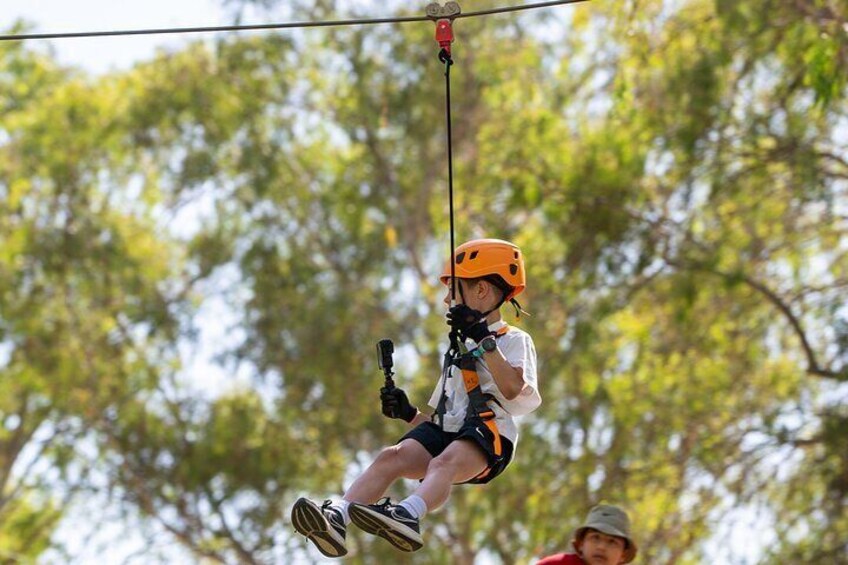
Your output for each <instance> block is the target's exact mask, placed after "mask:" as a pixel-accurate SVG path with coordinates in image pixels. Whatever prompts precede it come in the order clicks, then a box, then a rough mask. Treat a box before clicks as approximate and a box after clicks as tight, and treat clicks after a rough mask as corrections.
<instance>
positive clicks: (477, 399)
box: [434, 325, 510, 480]
mask: <svg viewBox="0 0 848 565" xmlns="http://www.w3.org/2000/svg"><path fill="white" fill-rule="evenodd" d="M509 329H510V328H509V326H508V325H507V326H504V327H502V328H500V329H499V330H497V331H496V332H495V334H494V335H495V339H498V338H500V337H501V336H503V335H505V334H506V333H507V332H508V331H509ZM478 361H479V359H478V358H477V357H476V356H475V355H474V352H473V350H472V351H468V350H467V348H466V347H465V345H464V344H463V343H460V340H459V339H458V338H457V337H456V336H454V335H453V334H452V335H451V347H450V348H449V349H448V351H447V352H446V353H445V360H444V363H443V365H442V394H441V396H440V397H439V402H438V404H437V405H436V413H435V414H434V417H436V418H438V424H439V427H440V428H442V429H444V417H445V413H446V412H447V401H448V396H447V382H448V379H449V378H451V377H452V376H453V373H452V371H451V368H452V367H454V366H456V367H459V370H460V371H461V372H462V382H463V384H464V385H465V392H466V393H467V394H468V410H467V411H466V413H465V421H466V422H467V421H469V420H472V421H474V420H477V421H480V422H482V423H483V424H484V425H485V426H486V427H487V428H489V431H490V432H492V437H493V447H494V455H495V458H496V459H498V460H499V459H500V458H501V457H503V446H502V444H501V434H500V432H499V430H498V425H497V423H496V422H495V411H494V410H492V408H491V407H490V406H489V402H490V401H491V402H495V403H497V404H498V405H499V406H500V403H499V402H498V400H497V398H495V397H494V395H492V394H489V393H484V392H483V389H482V388H481V387H480V377H479V376H478V374H477V363H478ZM491 470H492V467H491V465H490V466H487V467H486V468H485V469H484V470H483V471H482V472H481V473H480V474H479V475H477V476H476V477H474V479H482V478H484V477H486V476H487V475H488V474H489V473H490V472H491ZM474 479H472V480H474Z"/></svg>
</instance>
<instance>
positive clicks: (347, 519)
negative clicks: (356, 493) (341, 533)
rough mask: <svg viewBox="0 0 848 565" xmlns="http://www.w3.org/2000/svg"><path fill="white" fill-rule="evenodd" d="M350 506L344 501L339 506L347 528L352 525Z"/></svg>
mask: <svg viewBox="0 0 848 565" xmlns="http://www.w3.org/2000/svg"><path fill="white" fill-rule="evenodd" d="M348 506H350V502H348V501H347V500H344V499H342V501H341V502H339V504H338V507H339V510H341V511H342V519H343V520H344V524H345V526H347V525H349V524H350V514H348V513H347V508H348Z"/></svg>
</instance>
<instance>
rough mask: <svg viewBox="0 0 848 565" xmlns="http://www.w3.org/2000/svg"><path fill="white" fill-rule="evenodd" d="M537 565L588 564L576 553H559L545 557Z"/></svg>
mask: <svg viewBox="0 0 848 565" xmlns="http://www.w3.org/2000/svg"><path fill="white" fill-rule="evenodd" d="M536 565H586V562H585V561H583V560H582V559H580V556H579V555H577V554H575V553H557V554H556V555H550V556H548V557H545V558H543V559H542V560H541V561H539V562H538V563H536Z"/></svg>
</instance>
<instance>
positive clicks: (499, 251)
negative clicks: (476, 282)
mask: <svg viewBox="0 0 848 565" xmlns="http://www.w3.org/2000/svg"><path fill="white" fill-rule="evenodd" d="M454 257H456V266H455V267H454V270H455V273H456V278H458V279H477V278H482V277H487V276H491V275H498V276H500V277H501V278H502V279H503V281H504V282H505V283H506V284H508V285H509V286H510V287H511V288H512V291H511V292H509V293H508V294H507V295H506V296H505V297H504V302H507V301H509V300H511V299H513V298H515V297H516V296H518V295H519V294H521V293H522V292H524V288H525V287H526V280H525V277H524V258H523V257H522V255H521V250H520V249H519V248H518V246H517V245H515V244H512V243H510V242H508V241H504V240H502V239H473V240H471V241H468V242H466V243H463V244H462V245H460V246H459V247H457V248H456V251H454ZM450 277H451V264H450V261H448V262H447V263H446V264H445V268H444V271H443V272H442V274H441V276H439V280H441V281H442V284H444V285H448V284H450Z"/></svg>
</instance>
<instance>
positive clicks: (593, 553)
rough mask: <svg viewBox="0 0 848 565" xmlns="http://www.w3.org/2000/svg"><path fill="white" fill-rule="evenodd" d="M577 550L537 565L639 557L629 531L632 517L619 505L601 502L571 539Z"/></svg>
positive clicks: (606, 564) (617, 564)
mask: <svg viewBox="0 0 848 565" xmlns="http://www.w3.org/2000/svg"><path fill="white" fill-rule="evenodd" d="M571 546H572V547H573V548H574V553H570V552H569V553H557V554H556V555H551V556H548V557H545V558H544V559H542V560H541V561H539V562H538V563H536V565H623V564H624V563H630V562H631V561H633V560H634V559H635V558H636V553H637V551H638V547H637V546H636V542H635V541H633V536H632V535H631V534H630V517H629V516H627V513H626V512H625V511H624V510H622V509H621V508H619V507H618V506H612V505H610V504H599V505H597V506H595V507H594V508H592V509H591V510H590V511H589V515H588V516H586V521H585V522H584V523H583V525H582V526H580V527H579V528H577V530H575V532H574V536H573V537H572V540H571Z"/></svg>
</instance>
